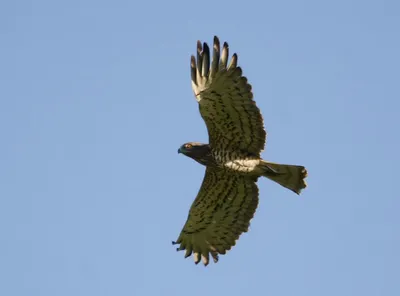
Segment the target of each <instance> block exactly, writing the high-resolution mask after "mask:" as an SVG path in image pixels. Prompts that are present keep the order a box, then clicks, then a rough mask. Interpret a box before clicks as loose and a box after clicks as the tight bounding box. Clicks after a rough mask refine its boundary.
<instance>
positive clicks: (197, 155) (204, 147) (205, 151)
mask: <svg viewBox="0 0 400 296" xmlns="http://www.w3.org/2000/svg"><path fill="white" fill-rule="evenodd" d="M210 151H211V149H210V145H208V144H202V143H197V142H189V143H185V144H183V145H182V146H181V147H179V149H178V153H182V154H184V155H186V156H188V157H190V158H193V159H194V160H196V161H198V162H200V163H202V164H204V163H203V162H202V160H203V159H205V158H206V157H207V156H208V155H210Z"/></svg>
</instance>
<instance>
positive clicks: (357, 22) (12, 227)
mask: <svg viewBox="0 0 400 296" xmlns="http://www.w3.org/2000/svg"><path fill="white" fill-rule="evenodd" d="M399 3H400V2H398V1H395V0H393V1H382V0H381V1H378V0H376V1H368V0H367V1H349V0H346V1H344V0H338V1H329V2H328V1H311V0H304V1H294V0H287V1H245V2H243V1H240V2H239V1H227V0H221V1H209V0H205V1H202V2H190V1H183V0H180V1H178V0H171V1H147V2H146V1H141V2H137V1H92V0H91V1H76V0H71V1H64V2H63V3H61V2H60V1H42V0H38V1H3V2H2V3H1V4H0V36H1V40H0V44H1V46H0V53H1V54H0V64H1V67H0V81H1V87H0V136H1V139H2V141H1V142H2V145H0V163H1V165H0V233H1V236H0V278H1V282H2V283H1V285H0V295H7V296H13V295H21V296H22V295H23V296H26V295H29V296H36V295H40V296H55V295H57V296H58V295H60V296H63V295H65V296H71V295H75V296H78V295H85V296H87V295H98V296H100V295H193V296H196V295H204V293H207V295H231V296H234V295H247V294H252V295H274V296H277V295H297V296H302V295H304V296H314V295H315V296H320V295H324V296H331V295H332V296H337V295H341V296H346V295H363V296H373V295H385V296H395V295H400V284H399V283H398V280H399V274H400V252H399V250H400V232H399V225H400V214H399V210H400V196H399V190H398V188H397V185H398V182H399V179H398V177H399V169H398V167H399V165H400V159H399V150H400V140H399V128H400V119H399V117H400V112H399V110H400V104H399V99H400V91H399V77H400V70H399V69H400V58H399V56H400V55H399V53H400V39H399V38H398V32H399V29H400V4H399ZM214 35H218V36H219V37H220V39H221V41H228V42H229V44H230V49H231V52H237V53H238V54H239V64H240V66H241V67H242V68H243V71H244V74H245V75H246V76H247V77H248V79H249V81H250V83H251V84H252V86H253V91H254V95H255V100H256V101H257V104H258V106H259V107H260V109H261V110H262V113H263V116H264V121H265V125H266V128H267V131H268V133H269V135H268V144H267V147H266V150H265V152H264V153H263V156H264V158H266V159H268V160H271V161H275V162H281V163H293V164H302V165H305V166H306V167H307V169H308V171H309V177H308V184H309V187H308V188H307V190H305V191H303V194H302V195H301V196H300V197H298V196H296V195H295V194H293V193H292V192H290V191H288V190H285V189H284V188H282V187H280V186H278V185H276V184H273V183H272V182H270V181H268V180H260V181H259V188H260V204H259V208H258V210H257V213H256V216H255V218H254V219H253V220H252V224H251V228H250V231H249V232H248V233H247V234H244V235H242V236H241V238H240V240H239V241H238V243H237V245H236V246H235V247H234V248H233V249H232V251H230V252H229V253H228V255H226V256H222V257H221V258H220V261H219V263H218V264H210V265H209V266H208V267H207V268H204V266H202V265H198V266H196V265H194V264H193V262H192V259H186V260H185V259H184V258H183V253H177V252H175V248H174V247H173V246H172V245H171V241H172V240H175V239H176V238H177V236H178V234H179V232H180V230H181V228H182V226H183V224H184V222H185V220H186V217H187V212H188V209H189V207H190V205H191V203H192V201H193V199H194V198H195V196H196V194H197V191H198V189H199V187H200V184H201V181H202V178H203V174H204V168H203V167H202V166H200V165H198V164H197V163H195V162H194V161H192V160H190V159H188V158H186V157H184V156H182V155H178V154H177V153H176V151H177V149H178V147H179V146H180V145H181V144H182V143H184V142H188V141H202V142H207V131H206V128H205V125H204V123H203V121H202V119H201V117H200V115H199V113H198V107H197V103H196V101H195V99H194V97H193V94H192V90H191V85H190V72H189V59H190V55H191V54H192V53H194V52H195V49H196V41H197V40H198V39H200V40H202V41H207V42H212V38H213V36H214Z"/></svg>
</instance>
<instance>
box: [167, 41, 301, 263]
mask: <svg viewBox="0 0 400 296" xmlns="http://www.w3.org/2000/svg"><path fill="white" fill-rule="evenodd" d="M228 55H229V49H228V44H227V43H224V45H223V49H222V52H221V51H220V43H219V40H218V38H217V37H214V46H213V56H212V59H211V58H210V50H209V48H208V45H207V44H206V43H204V44H203V46H202V44H201V43H200V42H198V44H197V60H196V58H195V57H194V56H192V57H191V75H192V88H193V91H194V94H195V97H196V100H197V101H198V103H199V109H200V114H201V116H202V117H203V119H204V121H205V123H206V125H207V130H208V134H209V141H210V143H209V144H202V143H198V142H189V143H186V144H183V145H182V146H181V147H180V148H179V150H178V152H179V153H182V154H184V155H186V156H188V157H190V158H192V159H194V160H195V161H197V162H198V163H200V164H202V165H204V166H206V174H205V176H204V180H203V183H202V186H201V188H200V191H199V193H198V195H197V197H196V199H195V201H194V203H193V205H192V206H191V209H190V211H189V216H188V219H187V221H186V224H185V226H184V227H183V229H182V232H181V234H180V235H179V238H178V240H177V241H176V242H174V244H180V246H179V247H178V250H186V254H185V257H188V256H190V255H191V254H193V255H194V260H195V263H196V264H197V263H198V262H200V260H201V259H202V260H203V263H204V264H205V265H207V264H208V263H209V255H210V254H211V256H212V258H213V259H214V262H217V261H218V254H225V253H226V251H227V250H229V249H230V248H231V247H232V246H234V245H235V243H236V240H237V239H238V238H239V236H240V234H241V233H243V232H246V231H247V230H248V227H249V224H250V220H251V219H252V217H253V216H254V213H255V210H256V208H257V205H258V187H257V185H256V182H257V180H258V178H259V177H262V176H263V177H267V178H269V179H271V180H273V181H275V182H277V183H278V184H280V185H282V186H284V187H286V188H288V189H290V190H292V191H294V192H295V193H297V194H299V193H300V191H301V189H303V188H305V187H306V183H305V181H304V179H305V177H306V175H307V171H306V169H305V168H304V167H303V166H297V165H282V164H275V163H271V162H267V161H264V160H263V159H262V158H261V156H260V154H261V152H262V150H263V149H264V146H265V142H266V132H265V129H264V124H263V118H262V116H261V113H260V110H259V109H258V107H257V106H256V104H255V102H254V100H253V94H252V92H251V86H250V84H249V83H248V82H247V79H246V78H245V77H244V76H243V75H242V70H241V68H240V67H237V55H236V54H234V55H233V56H232V58H231V61H230V63H229V65H228ZM210 63H211V64H210Z"/></svg>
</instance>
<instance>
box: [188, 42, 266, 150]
mask: <svg viewBox="0 0 400 296" xmlns="http://www.w3.org/2000/svg"><path fill="white" fill-rule="evenodd" d="M228 56H229V47H228V44H227V43H226V42H225V43H224V45H223V48H222V52H221V51H220V43H219V40H218V37H214V46H213V56H212V60H211V58H210V49H209V47H208V45H207V43H204V44H203V46H202V44H201V42H200V41H198V42H197V59H196V58H195V57H194V56H192V57H191V63H190V67H191V76H192V88H193V91H194V94H195V96H196V100H197V101H198V103H199V108H200V114H201V116H202V117H203V119H204V121H205V123H206V125H207V129H208V134H209V141H210V145H211V147H213V148H217V149H221V150H223V149H224V148H227V147H229V149H232V150H241V151H247V152H249V153H252V154H254V155H257V156H259V155H260V152H261V151H262V150H263V149H264V146H265V141H266V132H265V130H264V123H263V118H262V115H261V112H260V110H259V109H258V107H257V106H256V104H255V101H254V100H253V94H252V91H251V85H250V84H249V83H248V82H247V78H246V77H244V76H243V75H242V69H241V68H240V67H238V66H237V60H238V58H237V55H236V53H235V54H234V55H233V56H232V58H231V60H230V63H229V64H228ZM210 63H211V65H210Z"/></svg>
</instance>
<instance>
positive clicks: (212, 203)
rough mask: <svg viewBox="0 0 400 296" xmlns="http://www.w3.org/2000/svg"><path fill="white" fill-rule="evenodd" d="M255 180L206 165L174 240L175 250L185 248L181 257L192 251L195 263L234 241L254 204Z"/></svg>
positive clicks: (244, 228)
mask: <svg viewBox="0 0 400 296" xmlns="http://www.w3.org/2000/svg"><path fill="white" fill-rule="evenodd" d="M255 181H256V180H255V179H251V178H249V177H248V176H247V177H246V176H244V175H239V174H233V173H230V172H227V171H225V170H221V169H218V168H211V167H208V168H207V169H206V173H205V176H204V180H203V183H202V185H201V188H200V191H199V193H198V195H197V197H196V199H195V201H194V202H193V204H192V206H191V208H190V211H189V216H188V218H187V221H186V224H185V225H184V227H183V229H182V231H181V233H180V235H179V237H178V239H177V241H176V242H173V243H174V244H180V246H179V247H178V248H177V250H178V251H180V250H186V253H185V258H187V257H189V256H190V255H191V254H192V253H193V256H194V261H195V263H196V264H197V263H199V262H200V260H202V261H203V263H204V265H207V264H208V262H209V255H210V254H211V256H212V258H213V260H214V262H217V261H218V254H225V253H226V251H228V250H230V249H231V247H232V246H234V245H235V242H236V240H237V239H238V238H239V236H240V235H241V234H242V233H243V232H247V230H248V227H249V225H250V220H251V219H252V218H253V216H254V213H255V211H256V208H257V206H258V187H257V185H256V182H255Z"/></svg>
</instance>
